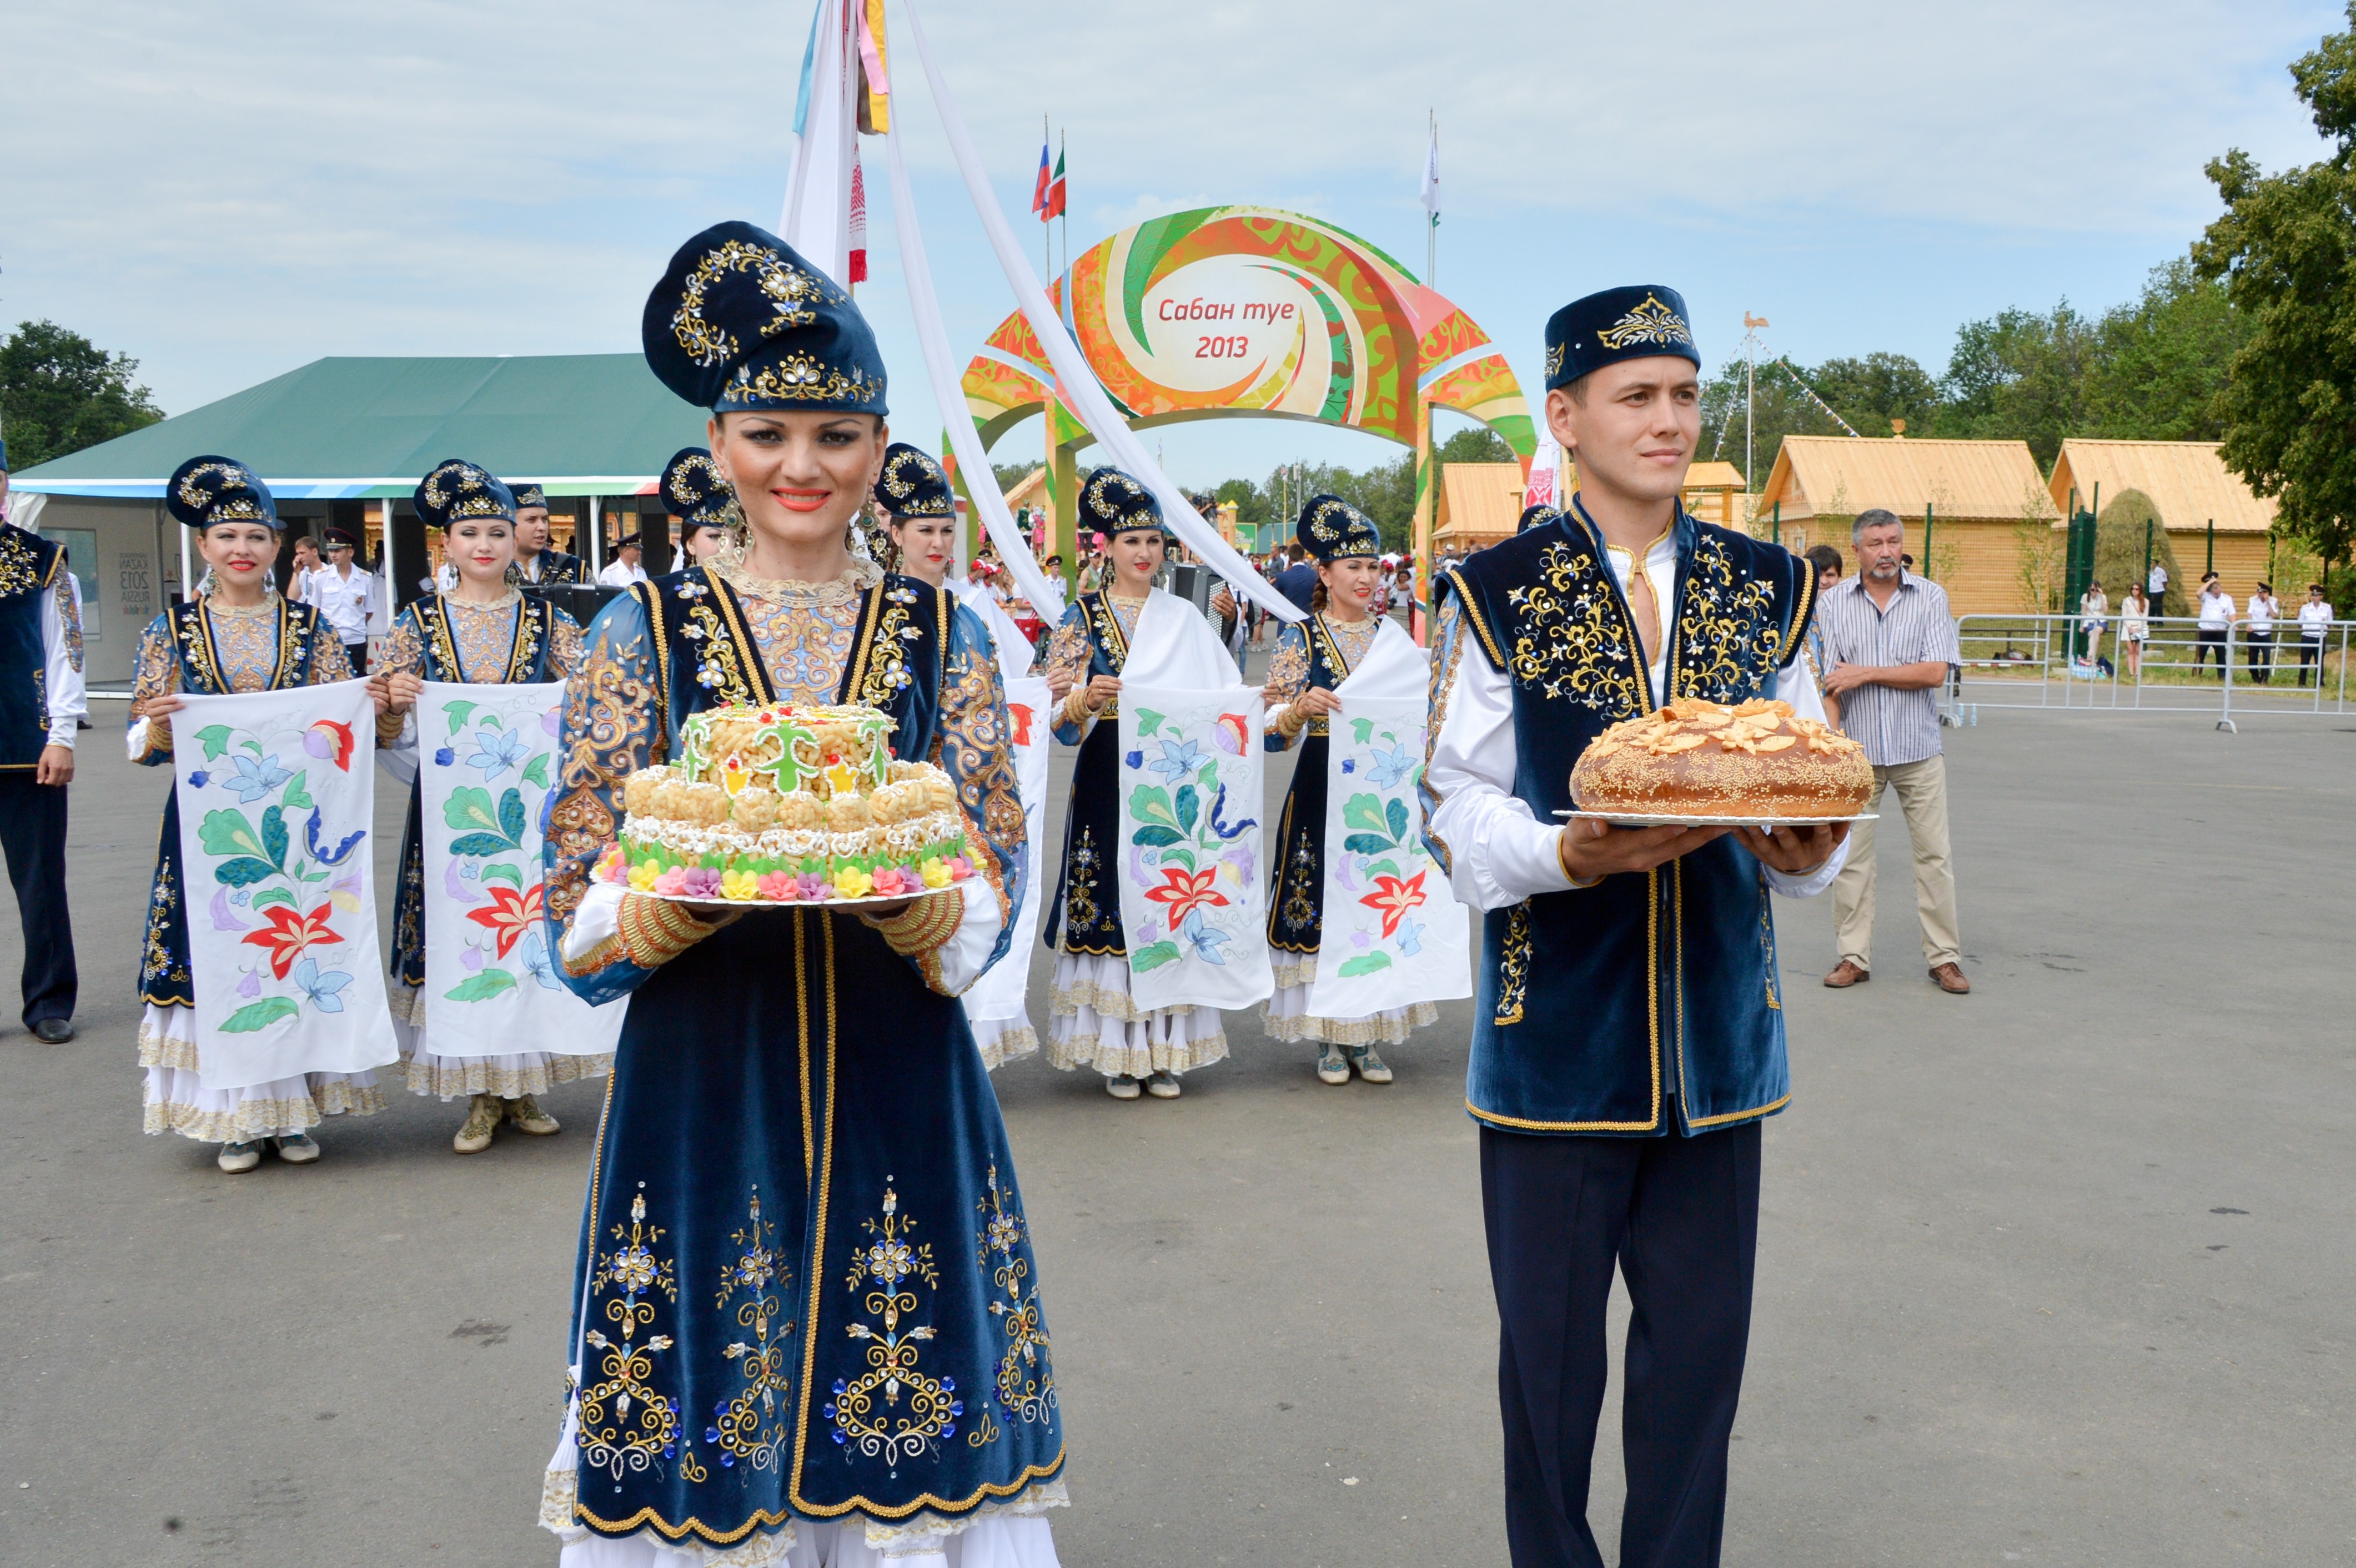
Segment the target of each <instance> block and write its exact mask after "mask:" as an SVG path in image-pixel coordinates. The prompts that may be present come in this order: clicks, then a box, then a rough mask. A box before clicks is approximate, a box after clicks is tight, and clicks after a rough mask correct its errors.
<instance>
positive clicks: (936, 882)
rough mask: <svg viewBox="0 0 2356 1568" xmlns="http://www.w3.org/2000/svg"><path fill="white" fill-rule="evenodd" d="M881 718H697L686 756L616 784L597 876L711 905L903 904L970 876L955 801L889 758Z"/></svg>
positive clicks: (797, 707) (736, 708) (784, 714)
mask: <svg viewBox="0 0 2356 1568" xmlns="http://www.w3.org/2000/svg"><path fill="white" fill-rule="evenodd" d="M894 727H895V726H894V721H893V720H892V719H891V718H890V717H889V716H888V715H886V714H884V713H882V712H879V711H878V710H876V709H873V708H864V707H858V706H852V705H828V706H816V705H812V704H807V703H784V702H781V703H771V704H769V705H767V706H765V707H755V706H753V705H750V704H741V703H740V704H736V705H733V706H730V707H726V708H714V709H706V710H705V711H703V712H701V713H697V714H693V715H691V716H690V717H689V719H688V720H687V721H686V722H685V723H684V724H683V725H682V726H681V727H680V748H679V750H680V755H679V756H678V757H677V758H676V759H675V760H673V761H672V762H671V763H669V764H667V765H662V764H659V765H657V766H654V767H648V768H641V769H639V770H638V771H637V773H632V774H630V775H629V777H627V778H626V779H625V780H623V781H622V805H623V809H624V811H625V813H626V816H625V817H624V819H623V822H622V827H621V833H620V837H618V838H617V839H616V841H615V842H614V843H613V844H611V845H609V846H608V847H607V848H606V850H605V855H604V857H603V858H602V859H600V860H599V862H598V875H600V876H601V877H603V878H604V879H605V880H608V881H613V882H620V883H623V884H625V885H626V886H628V887H630V888H632V889H633V890H635V891H639V892H651V893H657V894H659V895H661V896H663V897H666V898H678V899H690V900H698V901H705V900H708V901H713V902H721V901H729V902H745V903H804V902H822V901H830V900H833V901H841V900H848V899H895V898H907V897H911V896H913V895H915V894H918V893H926V892H937V891H941V890H943V889H945V888H948V887H951V886H953V885H955V884H956V883H958V882H961V881H963V880H966V879H967V878H968V877H970V876H972V875H973V862H972V861H971V859H969V857H968V855H967V852H966V850H967V844H966V818H965V815H964V813H963V812H961V811H960V810H958V800H957V788H956V786H955V785H954V784H951V783H950V782H949V777H948V774H947V773H943V772H942V771H941V770H940V769H939V768H937V767H936V766H934V765H933V764H932V763H911V762H901V761H898V760H897V759H895V758H894V756H893V755H892V746H891V740H892V731H893V730H894Z"/></svg>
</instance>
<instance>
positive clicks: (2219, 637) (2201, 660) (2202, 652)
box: [2192, 571, 2233, 680]
mask: <svg viewBox="0 0 2356 1568" xmlns="http://www.w3.org/2000/svg"><path fill="white" fill-rule="evenodd" d="M2193 610H2194V613H2197V614H2198V615H2199V616H2200V617H2201V624H2200V629H2199V630H2198V631H2197V632H2196V633H2195V634H2194V635H2195V637H2196V638H2197V639H2198V640H2197V641H2196V642H2195V643H2194V645H2193V648H2192V673H2193V674H2195V675H2198V674H2200V673H2201V667H2202V666H2203V665H2205V664H2207V663H2208V662H2209V656H2210V654H2211V652H2212V651H2213V652H2214V653H2215V654H2216V656H2217V678H2218V679H2219V680H2222V679H2224V678H2225V659H2226V656H2227V650H2226V645H2225V634H2226V632H2227V630H2228V629H2229V628H2231V627H2232V625H2233V595H2232V594H2230V593H2228V592H2225V585H2224V584H2223V583H2222V582H2220V581H2217V574H2216V573H2215V572H2213V571H2212V572H2211V573H2209V575H2208V576H2206V577H2203V578H2202V579H2201V603H2198V604H2196V605H2194V606H2193Z"/></svg>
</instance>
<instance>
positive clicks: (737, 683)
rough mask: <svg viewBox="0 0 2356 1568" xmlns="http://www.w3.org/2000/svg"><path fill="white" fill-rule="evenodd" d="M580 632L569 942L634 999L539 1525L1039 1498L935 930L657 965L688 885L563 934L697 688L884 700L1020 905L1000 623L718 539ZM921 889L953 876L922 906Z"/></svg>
mask: <svg viewBox="0 0 2356 1568" xmlns="http://www.w3.org/2000/svg"><path fill="white" fill-rule="evenodd" d="M587 642H588V647H587V650H586V652H585V654H584V658H583V661H582V664H581V667H580V668H579V670H578V671H577V672H576V673H575V674H574V676H573V681H572V688H571V692H570V694H569V696H568V699H567V704H566V711H565V724H564V735H563V741H562V746H563V752H562V754H563V756H564V759H565V761H564V763H563V780H562V787H561V789H560V791H559V793H558V795H557V796H556V797H555V800H554V804H553V805H552V809H551V812H550V819H549V840H548V846H549V847H548V856H549V865H548V879H547V880H548V887H549V890H550V891H549V897H548V907H549V919H550V922H551V924H552V928H553V929H552V933H551V936H552V948H554V949H555V950H556V951H559V952H561V953H563V954H564V955H565V961H564V967H565V969H566V972H567V974H568V976H569V978H570V983H571V984H572V986H573V989H574V990H575V991H577V992H578V993H579V994H581V995H582V996H584V997H587V998H588V999H589V1000H591V1001H593V1002H602V1001H605V1000H607V999H610V998H612V997H618V996H621V995H624V994H629V995H630V996H631V998H632V999H631V1004H630V1009H629V1014H628V1018H627V1020H626V1023H625V1025H624V1027H623V1031H622V1037H621V1041H620V1046H619V1050H618V1052H617V1055H616V1065H615V1069H614V1073H613V1077H612V1079H611V1082H610V1088H609V1093H608V1098H607V1103H606V1108H605V1116H604V1118H603V1120H602V1122H601V1125H600V1126H599V1129H598V1138H597V1150H596V1155H595V1159H594V1168H593V1170H592V1173H591V1178H590V1189H589V1200H588V1209H587V1212H586V1215H585V1218H584V1227H583V1232H582V1242H581V1252H580V1259H579V1267H578V1271H577V1273H576V1275H575V1279H574V1296H573V1310H574V1323H573V1342H572V1345H573V1354H574V1357H575V1359H576V1368H575V1376H576V1379H577V1382H576V1392H575V1395H574V1401H573V1417H572V1419H571V1420H570V1421H569V1422H568V1427H567V1430H568V1434H569V1435H568V1437H567V1439H566V1440H565V1444H564V1445H563V1446H562V1447H561V1448H560V1451H559V1454H558V1456H557V1459H556V1460H555V1462H554V1463H553V1464H552V1468H551V1471H550V1477H549V1487H548V1490H547V1493H546V1496H545V1501H544V1506H543V1509H542V1513H541V1518H542V1522H543V1523H546V1524H548V1525H550V1526H551V1527H552V1528H556V1529H560V1530H572V1529H584V1528H585V1529H586V1530H588V1531H592V1532H594V1533H597V1534H601V1535H605V1536H626V1535H638V1534H642V1533H646V1532H650V1533H651V1534H652V1535H654V1536H656V1537H659V1538H660V1539H661V1540H664V1541H681V1542H692V1543H696V1544H700V1545H701V1546H704V1547H707V1548H729V1547H734V1546H735V1545H737V1544H738V1543H741V1542H743V1541H745V1540H746V1539H747V1538H748V1537H750V1536H752V1535H753V1534H755V1532H756V1531H776V1530H778V1529H780V1528H781V1527H783V1526H784V1525H785V1523H786V1521H787V1520H792V1519H801V1520H837V1519H846V1518H864V1519H865V1520H868V1521H870V1524H871V1529H872V1528H873V1527H874V1526H875V1525H877V1524H882V1525H887V1526H890V1525H896V1526H903V1527H916V1528H922V1527H924V1526H925V1525H926V1522H927V1521H928V1520H936V1521H938V1522H939V1523H940V1525H941V1527H942V1528H945V1529H947V1528H955V1527H956V1526H957V1525H958V1523H960V1522H962V1521H964V1520H970V1519H974V1518H976V1517H980V1516H983V1515H985V1514H986V1513H987V1512H988V1511H989V1510H992V1509H999V1508H1002V1507H1006V1506H1008V1505H1014V1506H1016V1507H1017V1508H1018V1509H1021V1508H1029V1507H1035V1506H1036V1505H1037V1504H1038V1502H1039V1501H1040V1500H1041V1499H1040V1494H1041V1493H1042V1491H1043V1490H1045V1491H1054V1490H1055V1489H1056V1488H1058V1486H1059V1482H1058V1480H1057V1477H1059V1475H1060V1472H1061V1470H1062V1467H1063V1462H1064V1445H1063V1434H1062V1425H1061V1418H1060V1416H1059V1414H1058V1412H1057V1394H1056V1390H1055V1376H1054V1373H1053V1371H1052V1368H1051V1361H1050V1357H1049V1347H1048V1338H1047V1328H1046V1324H1045V1321H1044V1318H1043V1317H1042V1316H1041V1308H1040V1301H1039V1287H1038V1277H1037V1274H1036V1267H1035V1264H1034V1263H1033V1256H1032V1250H1031V1243H1030V1236H1029V1232H1028V1227H1027V1223H1026V1221H1025V1220H1024V1218H1023V1206H1022V1199H1021V1195H1020V1193H1019V1190H1018V1189H1017V1187H1016V1183H1015V1179H1014V1166H1013V1160H1012V1156H1011V1154H1010V1151H1009V1148H1008V1145H1007V1140H1006V1134H1005V1128H1004V1125H1003V1124H1002V1122H1001V1119H1000V1116H999V1112H998V1104H997V1100H996V1098H995V1097H994V1095H993V1094H992V1093H991V1086H990V1081H989V1077H988V1075H987V1073H986V1072H985V1071H984V1069H983V1067H982V1064H981V1061H980V1056H979V1055H978V1053H977V1052H976V1051H975V1049H974V1045H973V1039H972V1035H971V1033H970V1031H969V1029H968V1028H967V1025H966V1019H965V1014H964V1009H963V1008H961V1007H960V1006H959V1004H958V1001H957V999H956V997H953V996H950V995H946V994H944V989H945V987H944V983H943V981H942V978H941V970H940V967H939V962H938V959H937V957H926V956H924V955H921V954H919V955H916V956H915V957H910V956H903V955H902V951H901V950H898V949H895V947H894V945H892V944H890V943H889V942H888V941H887V936H888V935H889V934H890V933H891V932H892V931H893V929H894V925H893V923H880V922H879V923H870V920H865V919H862V918H859V917H858V916H856V915H854V914H851V913H849V912H828V911H826V910H825V909H823V908H820V907H809V908H799V909H763V910H755V911H749V912H745V913H744V915H743V916H742V917H741V918H739V919H737V920H735V921H734V923H729V924H724V925H721V926H720V927H719V928H718V929H717V930H716V931H712V932H711V933H709V934H704V935H702V936H701V940H695V939H694V938H693V936H692V935H690V936H689V937H688V938H687V939H686V940H685V941H682V942H680V943H679V944H677V950H676V952H675V954H674V955H670V956H669V957H668V960H667V961H663V959H662V958H660V957H656V958H654V959H652V960H651V961H650V962H646V963H642V962H640V960H641V959H643V958H647V957H648V954H649V952H659V953H670V952H671V951H672V950H671V948H670V946H669V945H666V944H665V943H663V942H660V941H658V940H656V939H655V938H651V937H644V938H642V937H641V936H639V935H637V934H634V933H637V932H639V931H641V930H643V929H650V928H651V927H650V926H649V925H648V923H652V924H653V925H661V926H663V927H664V929H670V930H675V929H676V924H677V919H678V910H679V906H674V905H665V904H661V903H659V902H658V901H653V900H650V899H643V898H638V897H637V896H635V895H632V896H630V897H628V898H625V899H623V900H621V901H620V902H619V905H618V908H619V910H620V913H619V916H618V925H617V926H616V930H615V933H614V934H613V935H611V936H610V937H599V938H597V939H596V940H594V942H593V943H590V944H589V945H587V946H586V947H585V948H584V950H582V951H575V950H574V949H573V947H568V946H567V944H566V938H567V936H568V935H569V934H572V933H573V927H574V926H575V924H576V923H584V931H594V930H597V929H600V928H598V927H596V926H595V924H594V919H593V918H592V912H594V909H595V908H596V907H599V906H597V903H596V901H597V900H598V899H600V898H601V897H608V898H609V897H610V896H611V895H612V891H613V890H611V889H610V888H607V887H600V888H596V889H592V888H591V887H590V886H589V884H588V882H587V875H588V870H589V868H590V866H591V865H592V863H593V862H594V859H595V858H596V856H597V854H598V851H599V848H600V847H601V846H602V845H603V843H604V842H605V841H606V840H607V839H609V838H610V837H612V836H613V831H614V828H615V827H616V824H617V823H618V821H619V819H620V816H621V812H620V807H619V804H618V795H619V789H618V785H619V783H620V781H621V780H622V778H623V777H624V776H626V774H627V773H630V772H631V771H632V770H634V769H636V768H638V767H641V766H645V765H647V764H648V763H652V762H658V761H661V760H663V759H664V758H665V757H666V756H668V755H669V754H670V753H671V752H672V751H673V749H674V748H675V747H676V745H677V743H678V738H679V732H680V724H681V722H682V721H683V720H685V719H686V718H687V717H688V716H689V715H690V714H691V713H694V712H696V711H698V710H700V709H706V708H711V707H716V706H720V705H723V704H726V703H730V702H743V701H771V700H795V701H805V702H811V701H827V702H830V701H861V702H866V703H870V704H872V705H873V706H876V707H878V708H881V709H884V710H885V711H886V712H888V713H890V714H891V715H892V717H893V718H894V720H897V723H898V728H897V730H896V731H895V732H894V737H893V749H894V752H895V753H896V754H898V755H901V756H903V757H921V758H929V759H930V760H932V761H934V762H936V763H938V764H939V765H940V766H941V767H943V768H944V769H945V770H946V771H947V772H948V774H949V775H950V777H951V779H952V781H953V782H954V783H955V784H956V785H957V788H958V794H959V797H960V799H961V801H962V803H963V805H964V806H965V808H966V810H967V812H968V814H969V816H970V817H971V819H972V823H973V830H974V831H973V837H972V844H973V851H974V859H975V861H976V865H977V867H978V869H980V872H981V877H980V880H977V881H976V882H971V883H969V884H967V886H966V890H965V892H964V894H963V896H964V897H966V898H995V899H997V900H998V901H999V912H1000V914H1001V919H1002V917H1003V915H1004V913H1005V912H1006V911H1007V910H1009V909H1011V908H1012V907H1013V906H1014V904H1015V903H1019V901H1020V888H1019V886H1017V885H1015V884H1016V883H1018V882H1019V879H1020V876H1021V870H1020V868H1021V867H1022V864H1023V857H1022V855H1021V853H1020V850H1021V848H1022V835H1023V811H1022V805H1021V802H1020V800H1019V798H1018V796H1017V794H1016V787H1015V774H1014V767H1013V762H1012V748H1011V738H1010V732H1009V721H1008V718H1007V713H1006V708H1005V701H1004V697H1003V694H1002V692H1001V688H1000V685H999V677H998V667H997V663H996V661H995V659H994V658H993V657H992V656H991V645H990V641H989V638H988V635H987V634H986V633H985V632H984V631H983V629H982V628H981V625H980V623H979V622H978V621H976V620H975V619H974V618H973V616H972V615H971V614H970V613H969V612H966V611H962V610H958V609H956V608H955V607H954V604H953V602H952V601H951V600H950V599H949V598H948V596H947V595H945V594H940V593H937V592H936V591H935V590H934V589H932V588H930V587H929V586H926V584H923V583H921V582H916V581H912V580H909V579H906V578H901V577H896V576H884V575H882V574H880V573H876V572H874V571H873V569H872V568H864V569H862V571H861V572H860V573H855V574H852V575H851V576H847V577H846V578H845V579H843V580H842V581H839V582H836V583H831V584H824V585H811V584H801V583H792V584H788V583H766V582H762V581H757V580H755V579H751V578H748V577H745V576H744V575H742V574H741V573H739V572H737V571H734V570H733V569H727V568H715V569H704V568H698V569H693V570H690V571H684V572H680V573H677V574H674V575H672V576H669V577H664V578H660V579H658V580H656V581H654V582H651V583H648V584H644V585H640V586H638V587H636V588H634V589H632V590H631V591H630V592H629V593H628V594H626V595H625V596H624V597H622V598H619V599H616V601H614V602H613V603H611V604H609V605H608V606H606V608H605V611H604V612H603V613H600V614H599V616H598V617H597V619H596V621H595V622H594V624H592V625H591V627H590V629H589V632H588V634H587ZM1001 868H1006V869H1005V870H1003V871H1002V872H1001ZM927 907H946V904H945V903H939V904H937V903H936V902H935V901H918V903H917V904H916V905H915V906H912V910H911V913H910V914H909V915H908V916H907V917H905V918H907V919H920V918H921V915H920V914H918V913H917V912H920V911H922V910H924V909H926V908H927ZM871 918H872V917H871ZM634 922H635V923H637V924H634ZM665 923H668V924H667V925H666V924H665ZM584 941H587V937H586V936H585V935H584ZM1006 945H1007V937H1006V935H1005V932H1004V928H1003V926H1002V925H1001V929H1000V933H999V935H998V938H997V944H996V948H995V950H994V951H995V953H996V954H998V955H1002V954H1003V953H1004V951H1005V948H1006Z"/></svg>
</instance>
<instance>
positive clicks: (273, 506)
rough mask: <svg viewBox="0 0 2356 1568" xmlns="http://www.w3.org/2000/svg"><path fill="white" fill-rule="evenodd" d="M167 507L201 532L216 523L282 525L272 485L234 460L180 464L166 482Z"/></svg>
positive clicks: (201, 459)
mask: <svg viewBox="0 0 2356 1568" xmlns="http://www.w3.org/2000/svg"><path fill="white" fill-rule="evenodd" d="M164 508H165V510H166V511H168V512H170V513H171V514H172V516H173V517H174V518H175V519H176V520H177V521H179V522H181V523H184V524H186V525H187V527H189V528H195V529H198V531H199V532H201V531H202V530H204V529H206V528H210V527H212V526H213V525H214V524H215V523H261V524H263V525H264V526H266V527H269V528H279V527H281V526H282V525H281V524H280V523H279V521H278V503H277V502H276V501H274V500H273V499H271V496H270V486H269V485H264V484H263V483H262V481H261V480H259V479H256V478H255V477H254V476H253V470H252V469H251V468H248V467H247V466H246V465H245V464H242V463H240V462H239V461H238V460H237V459H236V458H234V457H191V458H189V459H188V460H187V462H186V463H183V464H180V466H179V467H177V468H176V469H174V470H173V471H172V477H171V478H170V479H169V480H168V481H166V483H165V485H164Z"/></svg>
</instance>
